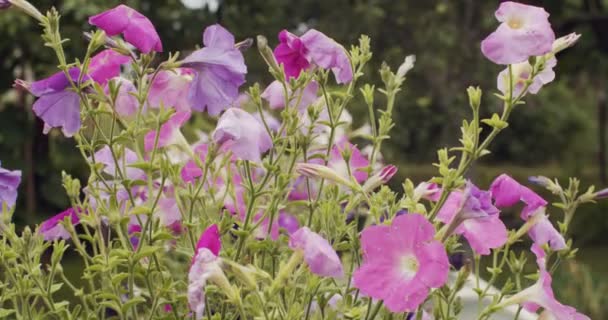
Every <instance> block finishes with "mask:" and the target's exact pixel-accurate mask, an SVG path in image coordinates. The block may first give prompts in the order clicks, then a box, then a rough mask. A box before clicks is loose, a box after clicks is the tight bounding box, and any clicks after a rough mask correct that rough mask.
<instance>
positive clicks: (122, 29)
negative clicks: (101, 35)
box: [89, 4, 163, 53]
mask: <svg viewBox="0 0 608 320" xmlns="http://www.w3.org/2000/svg"><path fill="white" fill-rule="evenodd" d="M89 23H90V24H92V25H94V26H96V27H98V28H100V29H102V30H103V31H105V32H106V34H107V35H108V36H115V35H117V34H121V33H122V35H123V36H124V38H125V40H126V41H127V42H128V43H130V44H132V45H133V46H134V47H135V48H137V49H138V50H139V51H141V52H143V53H149V52H150V51H156V52H162V51H163V44H162V43H161V41H160V37H159V36H158V33H157V32H156V29H155V28H154V25H153V24H152V22H150V20H148V18H146V16H144V15H143V14H141V13H139V12H137V11H136V10H135V9H133V8H130V7H128V6H126V5H124V4H121V5H118V6H117V7H115V8H113V9H110V10H107V11H104V12H102V13H100V14H97V15H94V16H92V17H90V18H89Z"/></svg>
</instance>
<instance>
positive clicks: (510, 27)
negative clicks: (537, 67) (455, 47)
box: [481, 1, 555, 64]
mask: <svg viewBox="0 0 608 320" xmlns="http://www.w3.org/2000/svg"><path fill="white" fill-rule="evenodd" d="M496 19H497V20H498V21H500V22H501V24H500V26H499V27H498V29H496V31H494V32H493V33H492V34H490V35H489V36H488V37H487V38H486V39H484V40H483V41H482V43H481V51H482V52H483V54H484V55H485V56H486V58H488V59H490V60H491V61H492V62H494V63H497V64H514V63H519V62H523V61H526V60H527V59H528V58H529V57H531V56H540V55H543V54H546V53H549V52H550V51H551V48H552V46H553V41H554V40H555V33H553V29H551V24H550V23H549V14H548V13H547V12H546V11H545V9H543V8H540V7H535V6H529V5H525V4H521V3H516V2H511V1H507V2H503V3H501V4H500V7H499V8H498V10H496Z"/></svg>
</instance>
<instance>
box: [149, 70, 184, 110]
mask: <svg viewBox="0 0 608 320" xmlns="http://www.w3.org/2000/svg"><path fill="white" fill-rule="evenodd" d="M191 85H192V72H191V70H189V69H184V68H177V69H175V70H173V71H161V72H159V73H158V75H157V76H156V78H154V81H153V82H152V84H151V85H150V94H148V103H149V105H150V107H152V108H158V107H159V106H160V105H161V103H162V104H163V105H164V106H165V107H172V108H173V109H175V110H176V111H189V110H190V109H191V105H190V101H189V99H188V92H189V91H190V86H191Z"/></svg>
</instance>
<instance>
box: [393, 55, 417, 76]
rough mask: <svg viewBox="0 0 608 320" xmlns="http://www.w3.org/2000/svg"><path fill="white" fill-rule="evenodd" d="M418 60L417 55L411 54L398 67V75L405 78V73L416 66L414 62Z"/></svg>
mask: <svg viewBox="0 0 608 320" xmlns="http://www.w3.org/2000/svg"><path fill="white" fill-rule="evenodd" d="M415 62H416V56H415V55H413V54H411V55H409V56H407V57H405V60H404V61H403V63H402V64H401V65H400V66H399V69H397V77H399V78H403V77H405V75H406V74H407V73H408V72H409V71H410V70H412V68H414V63H415Z"/></svg>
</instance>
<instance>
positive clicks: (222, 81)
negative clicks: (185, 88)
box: [182, 24, 247, 116]
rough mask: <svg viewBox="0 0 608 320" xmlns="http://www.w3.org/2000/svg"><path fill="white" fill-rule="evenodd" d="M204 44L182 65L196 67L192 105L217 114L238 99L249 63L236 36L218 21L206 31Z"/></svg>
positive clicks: (192, 86) (196, 108) (191, 97)
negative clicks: (237, 45) (238, 46)
mask: <svg viewBox="0 0 608 320" xmlns="http://www.w3.org/2000/svg"><path fill="white" fill-rule="evenodd" d="M203 44H204V45H205V47H203V48H202V49H199V50H196V51H194V52H193V53H192V54H190V55H189V56H188V57H186V58H185V59H184V60H183V62H182V66H183V67H186V68H190V69H193V70H194V73H195V75H194V80H193V81H192V85H191V87H190V92H189V99H190V103H191V105H192V109H194V110H197V111H207V112H208V113H209V114H210V115H212V116H217V115H219V114H220V112H222V111H223V110H225V109H227V108H228V107H230V105H231V104H232V103H233V102H234V101H235V100H236V99H237V97H238V95H239V87H240V86H241V85H242V84H243V83H245V74H247V66H246V65H245V59H244V58H243V54H242V53H241V51H239V50H238V49H237V48H235V46H234V44H235V42H234V36H233V35H232V34H231V33H230V32H228V30H226V29H224V28H223V27H222V26H220V25H219V24H215V25H212V26H209V27H207V28H206V29H205V32H204V33H203Z"/></svg>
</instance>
